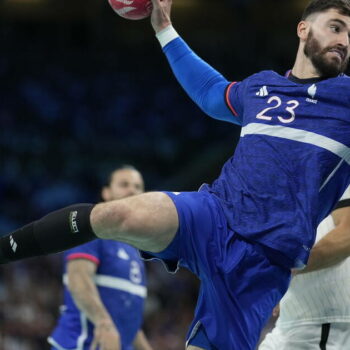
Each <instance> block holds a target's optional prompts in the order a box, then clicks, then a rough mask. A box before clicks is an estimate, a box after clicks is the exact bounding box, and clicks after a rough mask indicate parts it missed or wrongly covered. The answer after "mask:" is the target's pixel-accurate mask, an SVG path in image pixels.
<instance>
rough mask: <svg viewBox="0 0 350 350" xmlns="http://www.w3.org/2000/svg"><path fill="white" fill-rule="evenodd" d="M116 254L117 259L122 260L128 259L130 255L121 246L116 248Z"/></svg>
mask: <svg viewBox="0 0 350 350" xmlns="http://www.w3.org/2000/svg"><path fill="white" fill-rule="evenodd" d="M117 256H118V258H119V259H122V260H129V259H130V256H129V255H128V253H127V252H126V251H125V249H123V248H119V249H118V251H117Z"/></svg>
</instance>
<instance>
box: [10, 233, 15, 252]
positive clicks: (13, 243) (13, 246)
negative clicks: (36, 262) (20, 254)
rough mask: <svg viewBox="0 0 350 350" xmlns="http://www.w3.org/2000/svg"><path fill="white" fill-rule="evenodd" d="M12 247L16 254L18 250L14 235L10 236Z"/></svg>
mask: <svg viewBox="0 0 350 350" xmlns="http://www.w3.org/2000/svg"><path fill="white" fill-rule="evenodd" d="M10 245H11V249H12V251H13V252H14V253H16V250H17V243H16V242H15V240H14V239H13V237H12V235H10Z"/></svg>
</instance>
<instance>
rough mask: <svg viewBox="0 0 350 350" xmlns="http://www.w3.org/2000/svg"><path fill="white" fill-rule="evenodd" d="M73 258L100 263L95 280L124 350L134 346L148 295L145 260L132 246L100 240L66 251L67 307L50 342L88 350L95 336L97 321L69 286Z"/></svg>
mask: <svg viewBox="0 0 350 350" xmlns="http://www.w3.org/2000/svg"><path fill="white" fill-rule="evenodd" d="M73 259H87V260H90V261H92V262H94V263H95V264H96V265H97V270H96V275H95V283H96V286H97V288H98V292H99V294H100V297H101V300H102V301H103V304H104V305H105V307H106V309H107V311H108V313H109V314H110V316H111V317H112V319H113V321H114V323H115V324H116V326H117V329H118V331H119V333H120V336H121V342H122V350H131V349H133V346H132V343H133V341H134V338H135V336H136V333H137V331H138V330H139V329H140V327H141V324H142V314H143V306H144V300H145V297H146V294H147V290H146V280H145V268H144V263H143V261H142V260H141V259H140V256H139V253H138V251H137V250H136V249H135V248H133V247H131V246H130V245H128V244H125V243H121V242H116V241H111V240H100V239H97V240H95V241H92V242H89V243H86V244H84V245H81V246H79V247H76V248H73V249H71V250H68V251H66V252H65V254H64V263H65V264H64V265H65V267H64V276H63V282H64V306H63V308H62V315H61V317H60V319H59V321H58V324H57V327H56V328H55V330H54V331H53V333H52V335H51V337H50V338H49V343H50V344H52V345H53V346H54V347H55V348H58V349H77V350H85V349H86V350H88V349H89V346H90V345H91V342H92V339H93V324H92V323H91V322H90V321H88V320H87V318H86V316H85V315H84V313H82V312H80V310H79V309H78V308H77V306H76V304H75V303H74V300H73V299H72V296H71V294H70V292H69V290H68V289H67V275H66V272H67V270H66V265H67V262H68V261H70V260H73Z"/></svg>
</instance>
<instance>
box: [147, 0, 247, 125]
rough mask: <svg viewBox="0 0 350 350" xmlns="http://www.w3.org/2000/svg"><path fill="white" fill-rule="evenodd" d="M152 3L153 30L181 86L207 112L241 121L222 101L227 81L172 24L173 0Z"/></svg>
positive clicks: (235, 121)
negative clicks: (181, 36)
mask: <svg viewBox="0 0 350 350" xmlns="http://www.w3.org/2000/svg"><path fill="white" fill-rule="evenodd" d="M152 3H153V11H152V15H151V22H152V26H153V29H154V30H155V32H156V36H157V38H158V40H159V42H160V44H161V46H162V48H163V51H164V53H165V54H166V56H167V58H168V61H169V63H170V66H171V68H172V70H173V72H174V74H175V76H176V78H177V80H178V81H179V83H180V84H181V86H182V87H183V88H184V89H185V91H186V92H187V94H188V95H189V96H190V97H191V99H192V100H193V101H194V102H195V103H196V104H197V105H198V106H199V107H200V108H201V109H202V110H203V111H204V112H205V113H206V114H208V115H210V116H211V117H213V118H215V119H220V120H226V121H228V122H231V123H236V124H241V123H240V120H239V118H237V116H234V115H233V112H232V110H231V109H230V108H229V107H228V106H227V104H226V102H225V95H226V91H227V89H228V87H229V86H230V82H229V81H228V80H227V79H225V78H224V77H223V76H222V75H221V74H220V73H219V72H217V71H216V70H214V69H213V68H212V67H211V66H210V65H208V64H207V63H206V62H204V61H203V60H202V59H201V58H199V57H198V56H197V55H196V54H195V53H194V52H193V51H192V50H191V49H190V48H189V47H188V46H187V44H186V43H185V42H184V41H183V40H182V39H181V38H180V37H179V35H178V34H177V32H176V31H175V29H174V28H173V27H172V24H171V19H170V12H171V5H172V0H152Z"/></svg>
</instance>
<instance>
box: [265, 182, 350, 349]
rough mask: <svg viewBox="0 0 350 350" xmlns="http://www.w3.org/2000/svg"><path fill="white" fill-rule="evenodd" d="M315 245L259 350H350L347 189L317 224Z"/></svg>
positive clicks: (349, 203)
mask: <svg viewBox="0 0 350 350" xmlns="http://www.w3.org/2000/svg"><path fill="white" fill-rule="evenodd" d="M316 242H317V244H316V245H315V246H314V248H313V249H312V251H311V255H310V259H309V262H308V265H307V267H306V268H305V270H302V271H300V273H298V274H297V275H296V276H295V277H294V278H293V279H292V282H291V285H290V287H289V289H288V291H287V293H286V294H285V296H284V297H283V298H282V300H281V303H280V315H279V318H278V320H277V323H276V326H275V328H274V329H273V330H272V332H271V333H270V334H268V335H267V336H266V338H265V339H264V341H263V342H262V344H261V345H260V347H259V350H295V349H298V350H316V349H321V350H325V349H327V350H341V349H350V259H349V258H348V256H350V187H348V188H347V190H346V192H345V193H344V195H343V197H342V198H341V200H340V201H339V203H338V205H337V206H336V208H335V210H334V211H333V212H332V214H331V215H329V216H327V217H326V218H325V219H324V220H323V221H322V222H321V224H320V225H319V227H318V230H317V238H316Z"/></svg>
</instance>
